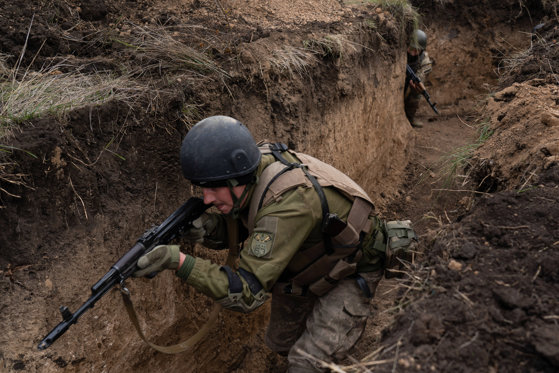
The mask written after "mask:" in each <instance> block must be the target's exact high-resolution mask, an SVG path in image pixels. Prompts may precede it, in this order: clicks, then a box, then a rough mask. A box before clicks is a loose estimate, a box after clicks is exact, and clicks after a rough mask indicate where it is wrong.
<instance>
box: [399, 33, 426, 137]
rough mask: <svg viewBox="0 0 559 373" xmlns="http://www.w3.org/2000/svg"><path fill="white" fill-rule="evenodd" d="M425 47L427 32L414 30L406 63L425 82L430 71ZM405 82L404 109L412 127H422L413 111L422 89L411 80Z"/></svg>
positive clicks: (415, 109) (417, 104)
mask: <svg viewBox="0 0 559 373" xmlns="http://www.w3.org/2000/svg"><path fill="white" fill-rule="evenodd" d="M426 49H427V34H425V32H423V31H422V30H415V31H414V33H413V35H412V38H411V42H410V45H409V47H408V60H407V61H408V65H409V66H410V67H411V68H412V70H413V71H414V72H415V75H417V76H418V77H419V79H421V81H423V83H425V79H426V78H427V75H428V74H429V73H430V72H431V65H432V63H431V60H430V59H429V54H428V53H427V51H426ZM407 83H408V84H406V87H407V88H406V90H405V92H404V109H405V111H406V117H407V118H408V120H409V122H410V124H411V126H412V127H416V128H420V127H423V125H422V123H421V122H419V121H418V120H417V119H415V113H416V112H417V109H418V108H419V101H420V100H421V92H422V89H421V88H420V87H419V86H418V85H417V84H416V83H414V82H413V81H411V80H410V81H409V82H407Z"/></svg>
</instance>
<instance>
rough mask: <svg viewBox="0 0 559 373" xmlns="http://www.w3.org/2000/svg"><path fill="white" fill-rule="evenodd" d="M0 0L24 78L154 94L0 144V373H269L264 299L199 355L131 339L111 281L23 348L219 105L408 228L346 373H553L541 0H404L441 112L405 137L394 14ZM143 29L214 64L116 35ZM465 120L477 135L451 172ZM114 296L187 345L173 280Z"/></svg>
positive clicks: (90, 276)
mask: <svg viewBox="0 0 559 373" xmlns="http://www.w3.org/2000/svg"><path fill="white" fill-rule="evenodd" d="M0 3H1V6H2V9H3V12H2V13H1V14H0V19H1V22H0V30H1V31H2V33H1V36H0V51H1V52H2V53H4V54H8V55H10V56H9V57H6V58H5V59H3V60H2V64H1V66H0V67H2V68H4V67H6V66H14V65H15V64H16V63H17V61H18V59H19V56H20V54H21V53H22V50H24V51H25V53H24V54H23V57H22V59H21V65H22V66H25V67H26V68H28V69H29V70H30V71H39V72H40V71H42V70H41V67H43V66H46V65H53V64H56V63H57V62H60V61H62V60H64V61H65V64H64V65H60V69H62V70H64V69H67V70H68V71H71V70H72V69H74V68H75V67H77V66H80V67H81V68H82V69H84V70H83V71H89V72H95V71H100V70H108V71H112V72H113V73H116V72H119V73H122V71H123V70H126V71H127V72H130V76H131V77H132V78H133V79H134V81H135V82H137V83H138V84H139V83H141V84H142V85H143V86H144V87H149V89H146V90H143V91H142V94H141V95H139V96H137V97H136V98H135V99H134V100H133V101H112V102H109V103H106V104H103V105H99V106H87V107H84V108H80V109H77V110H72V111H70V112H68V113H66V114H65V115H46V116H42V117H40V118H34V119H31V120H26V121H23V122H21V123H19V124H18V126H17V127H16V128H13V129H12V131H13V133H12V135H11V136H8V137H6V136H5V137H3V138H2V140H1V141H0V144H2V147H0V150H5V149H7V150H9V152H7V151H3V152H2V153H1V154H2V155H1V158H0V171H1V172H2V174H0V176H1V177H0V187H1V188H2V189H1V190H0V202H1V205H2V208H1V209H0V224H1V225H2V226H3V227H7V228H5V229H2V231H1V232H0V248H1V252H0V294H1V300H0V325H1V329H2V331H3V333H2V334H1V335H0V370H1V371H2V372H3V371H6V372H15V371H29V372H59V371H64V372H82V371H100V372H132V371H134V372H153V371H169V372H173V371H187V372H210V371H224V372H277V373H279V372H283V371H285V368H286V364H285V360H284V358H282V357H280V356H277V355H275V354H273V353H272V352H270V351H269V350H268V349H267V348H266V347H265V345H264V342H263V335H264V334H263V332H264V329H265V325H266V322H267V313H268V309H267V306H264V307H262V308H261V309H259V310H258V311H256V312H254V313H252V314H250V315H248V316H247V315H239V314H235V313H231V312H222V314H221V315H220V318H219V320H218V322H217V325H216V326H214V327H213V328H212V331H211V332H210V334H209V335H208V337H207V338H206V339H205V340H204V341H203V342H202V343H200V345H199V346H197V348H195V349H194V350H192V351H188V352H185V353H183V354H179V355H171V356H169V355H164V354H160V353H157V352H155V351H153V350H151V349H150V348H149V347H148V346H146V345H145V344H144V343H143V342H142V341H141V340H140V339H139V337H138V336H137V335H136V334H135V331H134V330H133V328H132V327H131V324H130V322H129V321H128V319H127V316H126V315H125V311H124V308H123V307H122V304H121V301H120V299H119V295H118V294H117V293H118V291H117V290H115V291H114V292H110V293H109V294H107V296H105V297H104V298H103V300H102V301H101V302H99V304H98V305H97V306H96V307H95V308H94V309H91V310H89V311H88V313H86V315H84V316H83V318H82V319H80V322H79V323H78V324H76V325H74V326H72V327H71V328H70V329H69V330H68V332H67V333H66V334H65V335H64V336H62V337H61V338H60V339H59V340H58V341H57V342H55V343H54V344H53V345H52V346H51V347H50V348H49V349H47V350H45V351H37V349H36V346H37V343H38V342H39V341H40V339H41V338H42V337H43V336H44V335H45V334H46V333H48V331H50V330H51V328H52V327H54V326H55V325H56V324H57V323H58V322H59V321H60V315H59V313H58V312H57V309H58V307H59V306H60V305H67V306H68V307H69V308H70V309H71V310H75V309H76V308H77V307H79V305H80V304H81V303H82V302H83V301H84V300H85V299H87V296H88V295H89V294H88V293H89V287H90V286H91V285H92V284H93V283H95V282H96V281H97V280H98V279H99V278H100V276H102V275H103V274H104V273H105V272H106V271H107V270H108V269H109V268H110V266H111V265H112V264H113V263H114V262H115V260H116V259H118V258H119V257H120V256H121V255H122V254H123V253H124V252H125V251H126V250H128V249H129V248H130V247H131V245H132V244H133V243H134V242H135V240H136V239H137V238H138V237H139V236H140V235H141V234H142V232H143V231H144V230H145V229H147V228H149V227H150V226H151V225H153V224H156V223H158V222H161V221H162V220H163V219H164V218H165V217H166V216H167V215H168V214H169V213H170V212H172V211H173V210H174V209H176V208H177V207H178V206H179V205H180V204H181V203H182V202H183V201H184V200H186V199H187V198H188V197H190V196H191V195H193V194H195V193H196V191H195V190H194V189H193V188H192V187H190V185H188V184H187V183H186V182H185V181H184V180H182V177H181V175H180V172H179V171H178V167H177V164H178V159H177V155H178V154H177V153H178V148H179V145H180V141H181V140H182V137H183V136H184V134H185V133H186V131H187V130H188V128H189V126H190V125H192V123H194V122H195V121H196V120H198V119H200V118H202V117H205V116H207V115H212V114H216V113H223V114H228V115H232V116H235V117H237V118H239V119H240V120H242V121H243V122H245V123H246V124H247V125H248V126H249V128H250V129H251V130H252V131H253V133H254V134H255V137H256V138H258V139H264V138H268V139H279V140H281V141H284V142H286V143H289V145H290V146H292V147H295V148H297V149H298V150H301V151H305V152H307V153H311V154H313V155H316V156H318V157H320V158H323V159H325V160H326V161H328V162H332V163H333V164H335V165H336V166H337V167H339V168H340V169H342V170H344V171H345V172H347V173H348V174H350V175H351V176H352V177H354V178H355V179H356V180H358V181H359V183H360V184H361V185H364V186H365V189H366V190H367V191H368V192H369V193H370V194H371V196H372V197H373V199H374V201H375V202H376V205H377V208H378V210H379V213H380V214H381V215H382V216H383V217H385V218H387V219H391V218H410V219H412V220H413V221H414V224H415V227H416V230H417V232H418V233H419V235H420V237H421V248H420V249H421V250H420V253H418V255H417V256H416V261H415V263H414V265H413V266H412V267H411V268H410V271H408V273H407V274H406V275H405V276H404V278H402V279H391V280H385V281H383V282H382V283H381V287H380V288H379V290H378V293H377V297H376V299H375V304H374V307H375V310H376V312H375V316H374V317H372V318H371V320H370V322H369V325H368V328H367V330H366V333H365V335H364V337H363V338H362V340H361V341H360V342H359V344H358V345H357V346H356V347H355V350H354V351H353V352H352V357H353V360H347V361H345V362H341V363H342V364H343V368H344V369H345V370H346V371H348V372H350V371H353V372H355V371H358V372H361V371H365V368H364V366H369V368H370V369H371V370H372V371H375V372H376V371H379V372H388V371H399V372H400V371H433V372H438V371H442V372H448V371H457V372H479V371H487V372H553V371H557V370H558V369H559V339H558V338H557V336H558V335H559V324H558V322H559V321H558V320H559V316H558V315H559V301H558V300H557V294H558V293H559V285H558V284H559V272H558V268H559V223H558V221H559V204H557V201H558V200H559V165H558V161H559V112H558V111H557V103H558V102H557V97H559V95H558V93H559V92H558V91H559V90H558V88H557V86H558V84H557V83H558V75H557V74H556V73H555V72H556V71H558V69H559V67H558V65H557V57H556V56H557V35H558V29H559V25H558V21H559V20H558V19H557V5H556V4H549V3H547V2H546V3H545V4H547V5H546V6H547V8H545V9H544V7H543V6H542V5H541V4H540V3H539V2H531V3H530V4H528V5H526V4H524V3H523V2H520V4H519V3H518V2H516V1H504V2H502V3H500V4H498V5H497V4H494V3H492V2H487V1H482V2H473V1H472V2H471V1H460V2H455V1H448V2H441V1H414V2H413V4H414V6H416V7H417V9H418V10H419V12H420V13H421V14H422V16H423V18H422V22H421V27H422V28H423V29H424V30H425V31H426V32H427V34H428V35H429V47H428V51H429V53H430V56H432V58H433V59H434V60H435V65H434V68H433V72H432V74H431V75H430V79H429V81H428V82H427V89H428V90H429V93H430V94H431V98H432V99H433V101H435V102H437V103H438V108H439V110H440V111H441V115H440V116H435V115H434V113H433V112H431V110H430V108H429V107H428V105H426V104H423V105H422V106H421V109H420V117H421V119H422V120H423V122H424V124H425V125H424V127H423V128H419V129H411V127H410V126H409V124H408V123H407V122H406V121H405V116H404V113H403V106H402V105H403V102H402V99H401V90H402V88H403V71H404V66H405V45H406V36H405V35H406V34H407V33H408V32H409V30H411V25H412V23H411V21H410V19H409V18H407V17H408V15H407V13H406V12H402V11H401V10H399V9H398V8H397V7H387V8H385V9H382V8H380V7H377V6H372V5H371V4H368V3H366V4H357V3H355V4H354V3H352V4H344V3H343V2H338V1H295V2H292V1H290V2H285V1H272V2H261V1H234V0H230V1H209V0H208V1H199V0H195V1H178V0H162V1H155V0H140V1H134V2H131V1H120V0H103V1H73V0H70V1H68V0H65V1H62V0H53V1H36V2H30V3H31V4H30V5H29V6H26V7H22V6H20V5H17V4H15V3H13V2H4V1H1V2H0ZM123 14H126V17H122V15H123ZM544 14H547V16H548V17H547V18H544V17H542V16H543V15H544ZM540 22H543V26H542V27H539V28H538V34H537V35H535V36H533V35H531V34H530V32H531V30H532V28H533V27H534V26H535V25H536V24H539V23H540ZM28 30H30V31H28ZM145 30H149V31H150V32H157V33H159V35H166V36H171V37H172V38H173V39H174V40H178V41H180V42H181V43H183V44H182V45H187V46H189V47H191V48H197V49H198V50H200V51H203V52H204V53H206V54H207V55H211V57H212V61H215V66H217V67H219V69H213V70H212V69H210V71H209V72H208V71H204V72H203V73H201V72H200V70H196V69H193V68H185V67H184V66H183V67H179V68H177V65H176V64H175V63H174V61H173V60H172V59H171V58H169V55H170V52H168V53H165V51H164V50H162V49H160V50H159V51H157V53H155V54H154V53H151V52H149V51H148V48H143V49H142V48H136V49H134V48H130V47H129V45H137V43H140V41H141V40H144V41H145V40H148V39H149V34H146V33H145ZM166 40H167V39H166ZM326 40H328V41H329V42H328V43H326V42H325V41H326ZM332 40H334V41H335V42H332ZM24 45H25V49H24ZM303 45H304V46H307V48H308V49H307V51H308V50H312V51H313V53H312V56H311V57H309V55H308V54H304V53H302V52H301V51H303V49H302V47H301V46H303ZM145 46H146V45H144V47H145ZM294 47H297V48H299V49H294ZM282 56H283V57H284V58H283V59H282V58H281V57H282ZM294 56H295V57H294ZM287 57H289V58H291V60H289V62H287V60H286V58H287ZM3 71H4V70H0V73H2V74H4V72H3ZM480 128H482V129H484V130H485V132H483V133H492V135H491V136H490V137H489V138H488V139H487V140H486V141H485V142H483V144H481V141H480V145H481V146H479V147H478V148H477V149H476V150H475V152H474V153H473V157H472V158H464V161H465V163H460V162H457V159H458V157H457V155H458V154H462V151H463V150H464V149H465V148H464V147H465V146H470V145H471V144H472V143H476V141H478V139H479V137H480V130H479V129H480ZM488 131H489V132H488ZM387 134H389V135H387ZM484 140H485V139H484ZM7 146H9V147H7ZM460 160H462V159H460ZM462 166H465V167H462ZM187 249H188V250H193V251H194V254H195V255H198V256H203V257H206V258H211V259H213V260H215V261H218V262H223V261H224V254H222V253H218V254H216V253H212V252H208V251H207V250H206V249H204V248H201V247H187ZM128 286H129V288H130V290H131V291H132V298H133V301H134V303H135V304H136V307H137V310H138V312H139V314H140V316H141V317H142V319H143V321H142V327H143V328H144V330H145V332H146V334H147V335H148V336H149V338H150V340H153V341H154V342H155V343H160V344H169V343H173V342H177V341H179V340H182V339H185V338H186V337H188V336H190V335H192V334H193V333H194V331H196V330H197V329H198V328H199V327H200V326H201V325H202V324H203V323H204V322H205V320H206V318H207V315H208V313H209V310H210V308H211V301H210V300H208V299H206V298H204V297H203V296H200V295H199V294H197V293H195V292H194V290H192V289H190V288H185V287H184V286H183V285H182V284H180V283H178V282H177V281H176V279H175V278H174V277H173V276H172V275H171V274H168V273H165V274H162V275H159V276H157V277H156V278H155V279H153V280H151V281H144V280H134V281H130V282H129V283H128ZM144 320H145V321H144ZM354 360H362V362H361V363H360V365H359V364H355V361H354ZM352 364H355V365H352Z"/></svg>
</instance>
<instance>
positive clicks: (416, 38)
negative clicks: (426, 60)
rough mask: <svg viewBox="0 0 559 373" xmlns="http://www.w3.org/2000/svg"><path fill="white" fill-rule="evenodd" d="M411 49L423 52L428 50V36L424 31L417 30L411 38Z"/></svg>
mask: <svg viewBox="0 0 559 373" xmlns="http://www.w3.org/2000/svg"><path fill="white" fill-rule="evenodd" d="M410 48H414V49H419V50H422V51H424V50H425V49H427V34H426V33H425V32H423V31H422V30H415V31H414V32H413V35H412V37H411V42H410Z"/></svg>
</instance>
